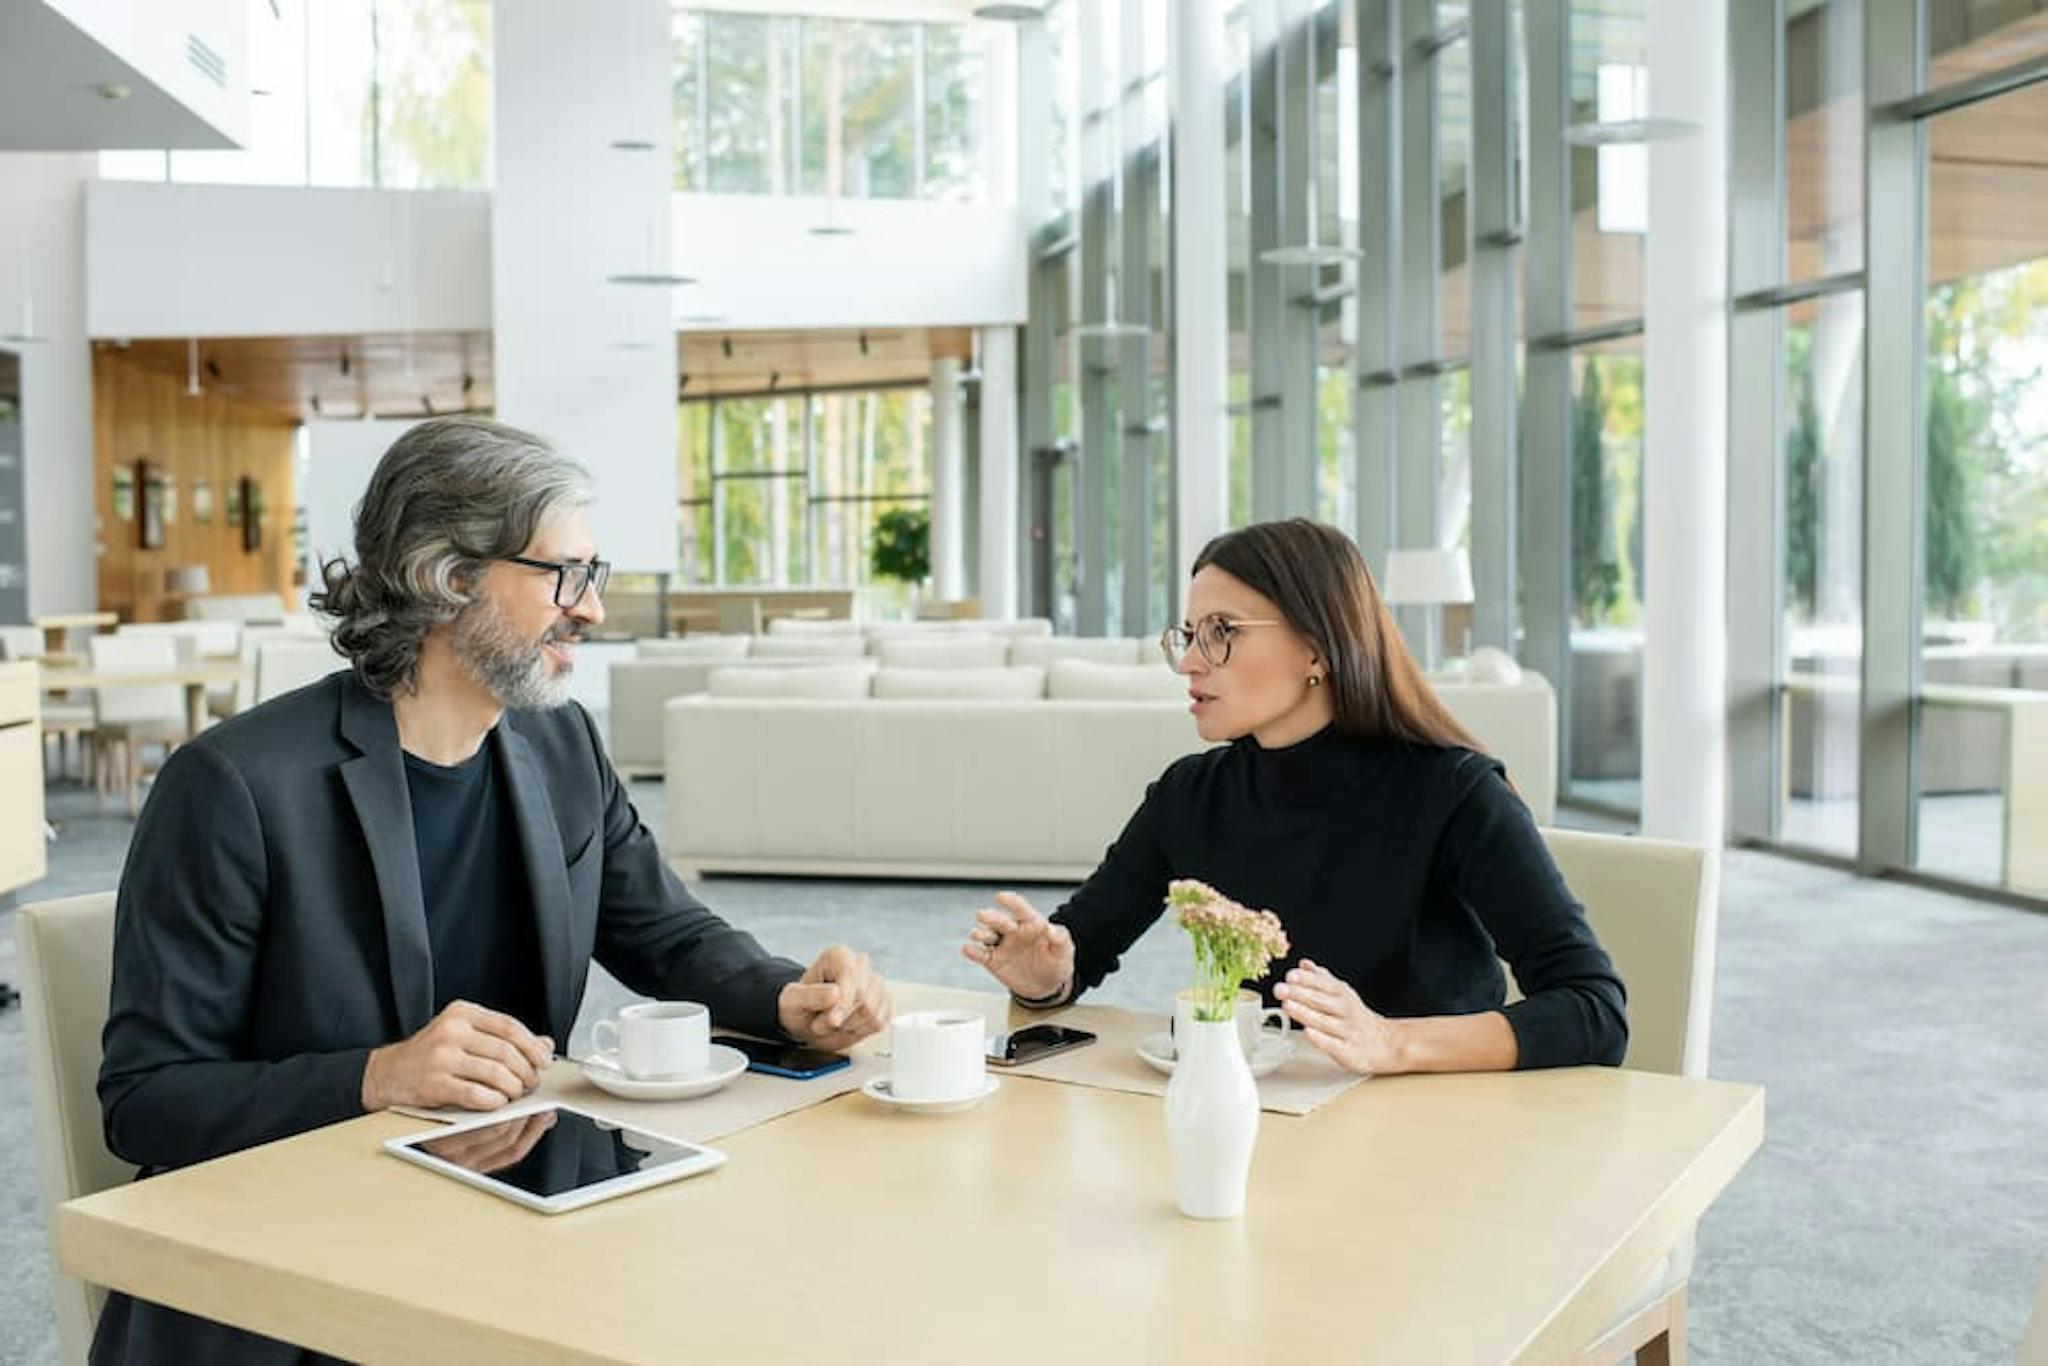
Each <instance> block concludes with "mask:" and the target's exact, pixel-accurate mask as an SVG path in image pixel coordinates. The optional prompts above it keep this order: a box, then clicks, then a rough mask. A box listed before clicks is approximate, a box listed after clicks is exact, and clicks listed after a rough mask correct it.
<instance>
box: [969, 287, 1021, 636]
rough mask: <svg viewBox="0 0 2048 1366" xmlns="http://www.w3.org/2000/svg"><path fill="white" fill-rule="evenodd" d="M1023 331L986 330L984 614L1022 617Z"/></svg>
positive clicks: (983, 334)
mask: <svg viewBox="0 0 2048 1366" xmlns="http://www.w3.org/2000/svg"><path fill="white" fill-rule="evenodd" d="M1017 417H1018V414H1017V329H1016V328H1014V327H984V328H983V329H981V546H980V551H981V554H980V564H979V569H980V574H981V577H980V580H979V582H980V585H981V614H982V615H983V616H985V617H987V618H988V619H989V620H991V621H1010V620H1012V619H1014V618H1015V617H1016V615H1017V520H1018V518H1017V513H1018V504H1019V503H1020V502H1021V501H1022V500H1021V497H1020V493H1021V490H1022V488H1023V484H1022V475H1021V474H1020V472H1019V462H1018V459H1017V442H1018V426H1017Z"/></svg>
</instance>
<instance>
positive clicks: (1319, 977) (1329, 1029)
mask: <svg viewBox="0 0 2048 1366" xmlns="http://www.w3.org/2000/svg"><path fill="white" fill-rule="evenodd" d="M1273 994H1274V995H1275V996H1276V997H1278V998H1279V1000H1280V1008H1281V1009H1282V1010H1284V1011H1286V1012H1287V1018H1288V1019H1290V1020H1293V1021H1294V1022H1295V1023H1296V1024H1298V1025H1300V1026H1301V1027H1302V1028H1303V1029H1304V1030H1305V1031H1306V1032H1307V1034H1308V1041H1309V1042H1310V1043H1312V1044H1314V1045H1315V1046H1316V1047H1317V1048H1320V1049H1321V1050H1322V1051H1323V1052H1325V1053H1327V1054H1328V1055H1329V1056H1330V1057H1331V1059H1332V1060H1334V1061H1335V1062H1336V1063H1337V1065H1338V1066H1340V1067H1344V1068H1348V1069H1349V1070H1351V1071H1353V1072H1362V1073H1364V1074H1365V1075H1366V1076H1372V1075H1373V1074H1374V1073H1384V1072H1399V1071H1401V1070H1402V1066H1401V1056H1400V1055H1401V1047H1400V1044H1401V1040H1400V1027H1399V1026H1398V1025H1397V1024H1396V1023H1395V1022H1394V1021H1392V1020H1389V1019H1387V1018H1386V1017H1385V1016H1383V1015H1380V1014H1378V1013H1376V1012H1375V1011H1374V1010H1373V1009H1372V1008H1371V1007H1370V1006H1368V1005H1366V1003H1365V1002H1364V1001H1361V1000H1359V999H1358V993H1357V992H1355V991H1353V990H1352V989H1351V987H1350V984H1349V983H1347V982H1344V981H1342V980H1341V979H1339V978H1338V977H1337V975H1336V974H1335V973H1332V972H1331V971H1330V970H1329V969H1328V968H1321V967H1317V966H1316V965H1315V964H1314V963H1311V962H1310V961H1309V960H1308V959H1306V958H1304V959H1302V960H1301V963H1300V965H1299V966H1297V967H1296V968H1295V969H1294V970H1293V971H1292V972H1290V973H1288V974H1287V977H1286V979H1285V980H1284V981H1282V982H1281V983H1280V985H1279V986H1277V987H1275V988H1273Z"/></svg>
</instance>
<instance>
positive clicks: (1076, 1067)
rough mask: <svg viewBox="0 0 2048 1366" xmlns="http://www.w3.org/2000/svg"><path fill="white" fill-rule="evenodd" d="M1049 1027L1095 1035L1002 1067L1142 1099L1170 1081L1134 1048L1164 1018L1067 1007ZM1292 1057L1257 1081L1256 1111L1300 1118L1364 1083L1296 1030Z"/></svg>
mask: <svg viewBox="0 0 2048 1366" xmlns="http://www.w3.org/2000/svg"><path fill="white" fill-rule="evenodd" d="M1045 1018H1046V1019H1047V1020H1048V1021H1050V1022H1051V1023H1053V1024H1070V1025H1073V1026H1075V1027H1076V1028H1079V1029H1086V1030H1089V1031H1090V1032H1092V1033H1093V1034H1094V1035H1095V1042H1094V1043H1092V1044H1090V1045H1088V1047H1086V1048H1077V1049H1075V1050H1074V1051H1073V1052H1071V1053H1056V1054H1054V1055H1053V1056H1052V1057H1050V1058H1045V1059H1043V1060H1041V1061H1039V1062H1034V1063H1026V1064H1025V1065H1024V1066H1022V1067H1012V1068H1009V1069H1007V1070H1008V1071H1011V1072H1014V1073H1016V1074H1017V1075H1019V1076H1024V1077H1042V1078H1044V1079H1045V1080H1047V1081H1064V1082H1071V1083H1073V1084H1074V1085H1077V1086H1099V1087H1102V1088H1104V1089H1105V1090H1110V1091H1136V1092H1139V1093H1141V1094H1143V1095H1148V1096H1163V1095H1165V1094H1166V1084H1167V1082H1169V1081H1171V1080H1172V1078H1171V1077H1170V1076H1168V1075H1167V1074H1166V1073H1164V1072H1157V1071H1154V1070H1153V1069H1152V1067H1151V1066H1150V1064H1148V1063H1146V1062H1145V1061H1144V1060H1143V1059H1142V1058H1140V1057H1139V1056H1138V1044H1139V1042H1140V1041H1141V1040H1143V1039H1144V1038H1145V1036H1146V1035H1148V1034H1163V1033H1165V1032H1166V1017H1165V1016H1164V1015H1147V1014H1144V1013H1142V1012H1140V1011H1135V1010H1119V1009H1117V1008H1116V1007H1114V1006H1086V1005H1084V1006H1070V1007H1068V1008H1067V1009H1065V1010H1061V1011H1056V1012H1052V1013H1050V1014H1048V1015H1047V1016H1046V1017H1045ZM1290 1034H1291V1039H1290V1041H1291V1042H1292V1043H1293V1044H1294V1056H1293V1057H1291V1058H1289V1059H1288V1060H1287V1061H1286V1062H1284V1063H1282V1064H1280V1066H1279V1067H1277V1068H1275V1069H1274V1070H1273V1071H1271V1072H1268V1073H1267V1074H1266V1075H1265V1076H1263V1077H1260V1078H1259V1079H1258V1082H1257V1085H1258V1088H1259V1108H1260V1109H1261V1110H1271V1111H1273V1112H1274V1113H1275V1114H1282V1115H1306V1114H1309V1113H1311V1112H1313V1111H1314V1110H1316V1109H1318V1108H1320V1107H1321V1106H1324V1105H1327V1104H1329V1103H1330V1102H1331V1101H1332V1100H1335V1099H1336V1098H1337V1097H1338V1096H1340V1095H1342V1094H1343V1093H1344V1092H1346V1091H1348V1090H1350V1089H1351V1088H1352V1087H1354V1086H1356V1085H1358V1083H1360V1082H1362V1081H1364V1080H1365V1078H1364V1077H1362V1076H1360V1075H1359V1074H1358V1073H1356V1072H1352V1071H1348V1070H1346V1069H1345V1068H1343V1067H1340V1066H1338V1065H1337V1064H1336V1063H1334V1062H1332V1061H1330V1059H1329V1058H1328V1057H1327V1056H1325V1055H1324V1054H1323V1053H1322V1052H1321V1051H1320V1050H1318V1049H1317V1048H1316V1047H1315V1046H1314V1045H1313V1044H1311V1043H1309V1041H1308V1040H1306V1039H1304V1038H1302V1037H1301V1032H1300V1031H1299V1030H1294V1031H1290Z"/></svg>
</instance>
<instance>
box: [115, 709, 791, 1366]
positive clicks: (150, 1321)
mask: <svg viewBox="0 0 2048 1366" xmlns="http://www.w3.org/2000/svg"><path fill="white" fill-rule="evenodd" d="M485 743H487V744H493V745H496V746H497V747H498V754H497V758H498V761H499V766H500V768H501V770H502V772H503V773H504V774H505V778H506V785H507V788H508V789H509V791H510V794H511V806H512V812H513V816H514V820H515V823H516V825H517V827H518V831H519V840H520V844H521V846H522V847H523V850H524V856H525V859H524V861H525V870H526V875H527V879H526V880H527V883H528V885H529V887H530V888H531V896H532V906H531V908H530V909H529V908H527V907H507V908H506V913H507V914H531V915H533V916H534V918H535V924H536V928H537V930H538V938H539V943H540V958H541V969H542V976H543V982H544V985H545V990H546V995H547V1013H548V1026H549V1029H550V1031H551V1033H552V1035H553V1037H554V1038H555V1039H556V1041H557V1046H558V1047H563V1046H566V1044H567V1041H568V1037H569V1029H570V1026H571V1025H572V1024H573V1023H574V1022H575V1019H576V1012H577V1008H578V1006H579V1004H580V1003H581V1001H582V999H583V988H584V983H585V980H586V978H587V976H588V973H589V969H590V962H591V960H592V959H593V958H595V959H596V960H597V961H598V962H599V963H602V964H603V965H604V966H605V968H606V969H607V970H608V971H610V972H611V973H612V974H613V975H614V976H616V977H617V978H618V979H619V980H620V981H621V982H623V983H625V985H626V986H628V987H630V988H631V989H633V990H634V991H637V992H639V993H641V994H643V995H647V996H654V997H661V998H666V999H672V1000H673V999H689V1000H695V1001H702V1002H704V1003H706V1004H707V1005H709V1006H710V1007H711V1013H712V1017H713V1018H714V1019H715V1020H716V1021H717V1022H718V1024H720V1025H721V1026H724V1027H728V1028H733V1029H738V1030H741V1031H744V1032H747V1033H754V1034H764V1035H768V1036H770V1037H774V1036H777V1035H779V1034H780V1033H781V1030H780V1028H779V1025H778V1022H777V1017H776V1000H777V997H778V995H779V993H780V992H781V989H782V987H783V986H784V985H786V984H787V983H789V982H792V981H795V980H796V979H797V978H798V977H799V976H801V975H802V969H801V968H800V967H799V966H798V965H797V964H796V963H793V962H790V961H789V960H787V959H783V958H776V957H772V956H770V955H769V954H768V953H767V952H766V951H765V950H763V949H762V948H761V946H760V945H759V944H758V943H757V942H756V941H755V940H754V938H753V937H752V936H751V935H748V934H745V933H743V932H741V931H739V930H736V929H734V928H732V927H731V926H729V925H727V924H726V923H725V922H724V921H722V920H720V919H719V918H718V917H717V916H716V915H714V914H712V913H711V911H709V910H708V909H706V908H705V907H704V905H703V904H702V903H700V902H699V901H697V900H696V898H694V897H692V896H691V895H690V894H689V892H688V891H686V890H685V889H684V888H683V885H682V883H681V881H680V880H678V879H677V878H676V876H675V875H674V873H672V872H671V871H670V870H669V869H668V867H667V865H666V864H665V863H664V862H663V861H662V857H661V853H660V851H659V850H658V849H657V848H656V847H655V843H654V838H653V836H651V835H650V834H649V833H648V832H647V829H646V827H645V826H643V825H641V824H640V821H639V818H638V816H637V815H636V814H635V813H634V810H633V807H632V804H631V802H630V801H629V800H628V798H627V796H626V793H625V790H624V789H623V787H622V786H621V785H620V783H619V780H618V775H617V773H616V772H615V771H614V770H613V768H612V766H611V763H610V761H609V760H608V759H607V758H606V757H605V754H604V750H603V748H602V747H601V746H600V745H599V743H598V738H597V731H596V729H595V727H593V726H592V724H591V721H590V718H589V716H588V715H587V714H586V713H585V712H584V711H583V709H582V708H581V707H579V706H575V705H573V704H572V705H569V706H565V707H561V708H559V709H556V710H552V711H545V712H507V713H506V714H505V716H504V718H503V720H502V721H500V723H499V724H498V726H497V727H496V729H495V730H493V731H492V732H491V735H490V737H489V738H488V739H487V740H486V741H485ZM434 873H435V870H433V869H431V868H429V869H422V868H421V867H420V866H419V859H418V856H417V853H416V850H415V846H414V842H413V827H412V808H411V803H410V800H409V798H408V796H407V790H406V780H405V762H404V756H403V753H402V751H401V750H400V749H399V746H398V728H397V723H396V721H395V719H394V717H393V714H392V710H391V704H390V703H389V702H387V701H384V700H382V699H380V698H378V697H377V696H376V695H374V694H373V693H371V692H369V691H368V690H367V689H365V688H364V687H363V686H362V685H361V684H360V683H358V682H357V681H356V679H355V677H354V675H353V674H351V673H348V672H341V673H337V674H333V675H331V676H329V677H327V678H325V679H323V680H321V681H320V682H318V683H315V684H313V685H311V686H310V687H306V688H303V689H300V690H299V691H297V692H294V693H290V694H287V695H286V696H283V697H280V698H278V699H276V700H275V701H273V702H270V703H267V704H266V705H264V706H261V707H258V708H256V709H255V710H253V711H250V712H247V713H245V714H243V715H241V716H238V717H235V718H233V719H232V720H229V721H226V722H224V723H222V724H221V725H219V726H217V727H215V728H213V729H212V730H209V731H207V732H206V733H205V734H203V735H201V736H200V737H199V738H198V739H196V740H193V741H192V742H190V743H189V744H186V745H183V746H181V747H180V748H179V749H178V750H177V751H176V752H175V753H174V754H173V755H172V756H171V758H170V760H169V761H168V762H167V763H166V764H165V765H164V768H163V771H162V773H161V774H159V775H158V777H157V780H156V784H155V786H154V788H153V790H152V791H151V793H150V796H149V801H148V803H147V804H146V805H145V806H144V808H143V812H142V817H141V820H140V821H139V822H138V823H137V825H136V828H135V838H134V841H133V843H132V844H131V845H130V847H129V850H128V861H127V866H126V867H125V868H124V869H123V871H122V874H121V889H120V896H119V902H118V907H117V910H116V912H115V921H114V979H113V997H112V1001H111V1002H110V1009H109V1013H108V1018H107V1028H106V1034H105V1036H104V1040H103V1043H104V1056H103V1060H102V1063H101V1067H100V1081H99V1094H100V1107H101V1110H102V1113H103V1116H104V1119H105V1124H106V1138H107V1146H108V1147H109V1148H110V1149H111V1150H112V1151H113V1152H114V1153H115V1154H117V1155H118V1156H120V1157H122V1158H123V1159H125V1160H127V1161H129V1162H133V1163H135V1164H136V1165H137V1166H139V1167H141V1168H142V1169H143V1174H144V1175H145V1176H146V1175H148V1174H150V1173H151V1172H154V1171H159V1170H162V1169H164V1168H167V1167H179V1166H184V1165H187V1164H189V1163H193V1162H200V1161H204V1160H205V1159H207V1158H210V1157H217V1156H219V1155H221V1154H223V1153H229V1152H234V1151H236V1150H238V1149H241V1148H247V1147H250V1146H253V1145H255V1144H258V1143H263V1142H267V1141H269V1140H271V1139H276V1138H282V1137H285V1136H287V1135H290V1134H296V1133H301V1132H303V1131H305V1130H307V1129H312V1128H316V1127H318V1126H320V1125H323V1124H330V1123H333V1122H335V1121H337V1120H342V1119H347V1118H350V1117H352V1116H355V1115H359V1114H361V1113H362V1079H363V1066H364V1063H365V1061H366V1060H367V1059H368V1057H369V1054H370V1050H371V1049H373V1048H376V1047H379V1046H381V1045H383V1044H387V1043H392V1042H395V1041H396V1040H399V1039H402V1038H405V1037H407V1036H408V1035H410V1034H412V1033H414V1032H416V1031H417V1030H419V1029H420V1028H421V1027H422V1026H424V1025H425V1024H426V1023H427V1022H428V1021H429V1020H430V1019H431V1018H432V1016H433V1004H434V965H433V961H432V957H431V953H430V950H429V948H428V941H427V921H426V909H425V901H424V898H423V896H422V894H421V890H420V883H421V878H422V877H423V876H424V877H432V876H434ZM306 1236H307V1237H309V1238H317V1237H318V1236H319V1231H318V1230H317V1229H308V1230H306ZM125 1299H126V1297H123V1296H115V1297H113V1299H112V1300H110V1302H109V1304H108V1306H107V1312H106V1313H105V1315H103V1317H102V1320H101V1324H100V1330H99V1333H98V1335H97V1337H96V1338H95V1341H94V1345H93V1359H94V1360H95V1361H122V1360H171V1359H181V1360H200V1359H208V1360H219V1359H222V1358H221V1356H220V1353H221V1352H222V1351H223V1350H227V1351H229V1353H230V1355H231V1357H232V1358H233V1359H237V1360H251V1361H257V1360H264V1361H267V1360H275V1359H278V1358H277V1356H276V1355H275V1354H276V1353H278V1352H283V1353H285V1354H286V1358H285V1359H289V1354H290V1352H291V1351H292V1349H289V1348H284V1347H282V1345H281V1344H275V1343H269V1342H267V1341H266V1340H264V1339H260V1338H255V1337H252V1336H250V1335H247V1334H239V1333H236V1334H234V1335H233V1341H232V1343H230V1342H229V1341H223V1340H221V1339H220V1338H218V1337H216V1336H215V1334H216V1333H220V1332H223V1331H227V1330H222V1329H220V1328H219V1327H218V1326H217V1325H202V1324H201V1323H200V1321H199V1320H195V1319H191V1318H189V1317H188V1316H186V1315H182V1314H173V1313H171V1312H170V1311H168V1310H164V1309H160V1308H158V1307H157V1306H153V1305H147V1304H140V1303H133V1302H125ZM202 1330H203V1331H202ZM195 1336H196V1337H198V1338H199V1339H200V1340H194V1338H195Z"/></svg>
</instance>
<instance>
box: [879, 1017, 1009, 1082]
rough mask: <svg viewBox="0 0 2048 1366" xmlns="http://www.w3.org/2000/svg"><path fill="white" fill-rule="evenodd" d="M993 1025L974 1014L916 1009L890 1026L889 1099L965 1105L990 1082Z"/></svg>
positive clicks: (897, 1018) (891, 1022)
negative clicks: (988, 1050)
mask: <svg viewBox="0 0 2048 1366" xmlns="http://www.w3.org/2000/svg"><path fill="white" fill-rule="evenodd" d="M987 1036H988V1021H986V1020H984V1019H983V1018H982V1017H981V1016H980V1015H979V1014H977V1013H976V1012H974V1011H971V1010H914V1011H911V1012H910V1013H909V1014H907V1015H898V1016H897V1017H896V1018H895V1019H893V1020H891V1021H890V1022H889V1053H890V1064H889V1065H890V1076H889V1094H891V1095H893V1096H894V1097H896V1099H898V1100H965V1099H967V1097H969V1096H972V1095H975V1094H977V1093H978V1092H979V1091H980V1090H981V1088H982V1087H983V1085H985V1084H986V1082H987V1080H988V1055H987V1053H986V1051H985V1050H986V1048H987V1043H986V1039H987Z"/></svg>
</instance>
